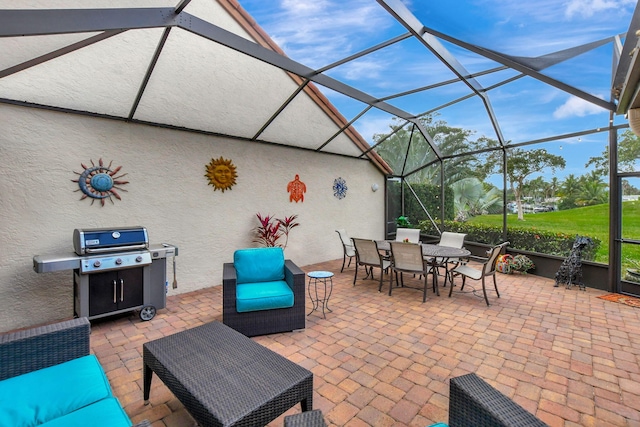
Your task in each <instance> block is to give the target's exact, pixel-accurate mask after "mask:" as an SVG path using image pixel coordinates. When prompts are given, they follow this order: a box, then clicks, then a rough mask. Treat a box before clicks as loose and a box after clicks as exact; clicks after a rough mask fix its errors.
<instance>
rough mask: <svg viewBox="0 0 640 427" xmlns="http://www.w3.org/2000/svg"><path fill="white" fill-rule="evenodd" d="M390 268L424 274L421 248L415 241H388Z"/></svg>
mask: <svg viewBox="0 0 640 427" xmlns="http://www.w3.org/2000/svg"><path fill="white" fill-rule="evenodd" d="M390 243H391V268H393V269H394V270H397V271H404V272H410V273H418V274H426V268H425V262H424V258H423V256H422V248H420V245H419V244H417V243H404V242H390Z"/></svg>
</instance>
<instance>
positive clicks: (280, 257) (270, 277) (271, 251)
mask: <svg viewBox="0 0 640 427" xmlns="http://www.w3.org/2000/svg"><path fill="white" fill-rule="evenodd" d="M233 266H234V267H235V269H236V279H237V283H238V284H240V283H255V282H273V281H276V280H284V252H283V251H282V248H250V249H238V250H237V251H235V252H234V254H233Z"/></svg>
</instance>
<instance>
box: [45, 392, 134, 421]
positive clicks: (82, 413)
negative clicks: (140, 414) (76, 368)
mask: <svg viewBox="0 0 640 427" xmlns="http://www.w3.org/2000/svg"><path fill="white" fill-rule="evenodd" d="M131 424H132V423H131V420H130V419H129V417H128V416H127V414H126V413H125V412H124V410H123V409H122V407H121V406H120V403H119V402H118V399H116V398H115V397H108V398H106V399H102V400H101V401H99V402H96V403H93V404H91V405H89V406H85V407H84V408H80V409H78V410H77V411H73V412H72V413H70V414H67V415H64V416H62V417H60V418H56V419H55V420H52V421H49V422H48V423H44V424H42V426H41V427H87V426H91V427H130V426H131Z"/></svg>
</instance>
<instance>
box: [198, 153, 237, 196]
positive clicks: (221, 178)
mask: <svg viewBox="0 0 640 427" xmlns="http://www.w3.org/2000/svg"><path fill="white" fill-rule="evenodd" d="M206 169H207V173H206V174H205V175H204V176H205V177H207V179H208V180H209V185H213V191H215V190H220V191H222V192H223V193H224V190H231V187H233V186H234V185H235V184H236V178H237V177H238V174H237V173H236V167H235V165H234V164H233V163H231V160H227V159H224V158H222V156H220V158H219V159H211V162H209V164H208V165H207V167H206Z"/></svg>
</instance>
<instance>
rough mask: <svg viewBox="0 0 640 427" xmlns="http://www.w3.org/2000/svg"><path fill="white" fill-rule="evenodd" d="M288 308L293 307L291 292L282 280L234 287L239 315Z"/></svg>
mask: <svg viewBox="0 0 640 427" xmlns="http://www.w3.org/2000/svg"><path fill="white" fill-rule="evenodd" d="M289 307H293V291H292V290H291V288H290V287H289V285H287V282H285V281H284V280H276V281H273V282H259V283H243V284H240V285H237V286H236V310H237V311H238V312H239V313H244V312H247V311H258V310H272V309H274V308H289Z"/></svg>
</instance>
